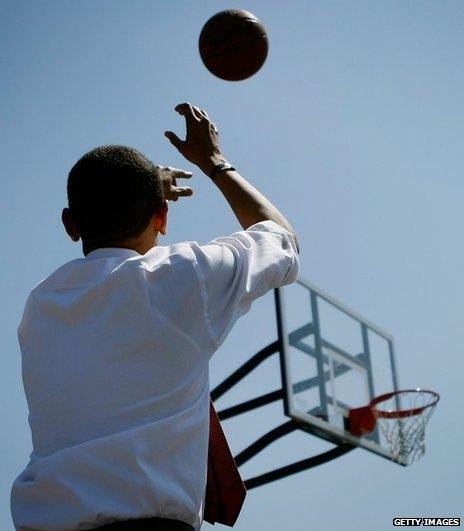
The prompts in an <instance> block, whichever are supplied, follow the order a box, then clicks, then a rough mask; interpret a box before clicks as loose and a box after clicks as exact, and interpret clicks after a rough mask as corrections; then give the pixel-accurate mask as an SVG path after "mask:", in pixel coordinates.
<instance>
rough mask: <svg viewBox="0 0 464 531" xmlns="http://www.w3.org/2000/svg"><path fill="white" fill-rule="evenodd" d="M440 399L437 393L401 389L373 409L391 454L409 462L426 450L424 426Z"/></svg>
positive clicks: (397, 459) (399, 460) (403, 462)
mask: <svg viewBox="0 0 464 531" xmlns="http://www.w3.org/2000/svg"><path fill="white" fill-rule="evenodd" d="M437 402H438V395H436V394H435V393H432V392H430V391H425V390H422V389H417V390H412V391H402V392H400V393H398V394H395V395H394V396H392V397H391V398H389V399H388V400H384V401H382V402H380V403H378V404H377V405H376V407H374V408H373V411H374V414H375V415H376V417H377V423H378V425H379V426H380V429H381V430H382V432H383V434H384V436H385V438H386V440H387V442H388V445H389V448H390V452H391V454H392V459H393V460H395V461H397V462H398V463H401V464H403V465H410V464H411V463H413V462H414V461H417V460H418V459H420V458H421V457H422V456H423V455H424V453H425V427H426V425H427V422H428V421H429V419H430V417H431V416H432V414H433V412H434V411H435V406H436V404H437Z"/></svg>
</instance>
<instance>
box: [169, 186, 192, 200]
mask: <svg viewBox="0 0 464 531" xmlns="http://www.w3.org/2000/svg"><path fill="white" fill-rule="evenodd" d="M191 195H193V190H192V189H191V188H189V187H188V186H183V187H181V186H171V187H170V189H169V192H167V193H165V195H164V197H165V199H167V200H168V201H178V200H179V197H190V196H191Z"/></svg>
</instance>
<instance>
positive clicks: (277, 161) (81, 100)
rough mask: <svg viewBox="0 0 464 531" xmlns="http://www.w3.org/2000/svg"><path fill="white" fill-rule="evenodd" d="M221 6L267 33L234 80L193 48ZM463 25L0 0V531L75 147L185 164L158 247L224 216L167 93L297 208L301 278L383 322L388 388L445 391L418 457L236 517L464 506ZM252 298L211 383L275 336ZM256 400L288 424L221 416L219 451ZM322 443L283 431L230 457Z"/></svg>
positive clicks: (284, 457) (297, 6)
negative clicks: (36, 303) (31, 295)
mask: <svg viewBox="0 0 464 531" xmlns="http://www.w3.org/2000/svg"><path fill="white" fill-rule="evenodd" d="M229 7H236V8H245V9H247V10H249V11H251V12H253V13H255V14H256V15H257V16H258V17H259V18H260V19H261V20H262V21H263V23H264V24H265V26H266V27H267V29H268V33H269V39H270V48H269V56H268V59H267V61H266V63H265V65H264V67H263V68H262V70H261V71H260V72H259V73H258V74H257V75H255V76H254V77H252V78H250V79H248V80H246V81H243V82H240V83H229V82H225V81H221V80H219V79H216V78H214V77H213V76H212V75H211V74H210V73H209V72H208V71H207V70H206V69H205V68H204V67H203V65H202V63H201V61H200V58H199V55H198V52H197V39H198V35H199V32H200V30H201V27H202V25H203V23H204V22H205V21H206V20H207V19H208V18H209V17H210V16H212V15H213V14H215V13H216V12H217V11H219V10H221V9H225V8H229ZM463 27H464V4H463V3H462V2H460V1H450V0H442V1H440V2H436V1H431V0H421V1H418V0H416V1H412V0H408V1H393V0H392V1H385V0H379V1H377V2H371V1H358V0H353V1H350V2H346V1H344V0H339V1H337V0H333V1H331V2H326V1H317V0H315V1H296V0H295V1H292V2H285V3H284V2H277V1H275V0H266V1H265V0H250V1H248V3H247V4H246V5H245V4H242V3H240V4H237V3H236V2H233V1H231V2H230V3H224V2H218V1H213V0H203V1H201V2H187V1H172V2H161V1H158V2H154V1H151V2H149V1H144V0H134V1H131V2H128V1H120V0H112V1H111V2H110V1H101V0H96V1H90V0H80V1H78V2H75V1H69V0H62V1H60V2H51V1H46V0H43V1H41V2H26V1H22V0H15V1H14V2H2V17H1V20H0V61H1V71H2V83H1V88H0V116H1V121H2V128H1V129H0V154H1V156H0V164H1V170H2V179H1V181H0V197H1V202H2V208H1V212H0V216H1V223H0V234H1V236H0V237H1V243H2V248H3V253H2V261H1V274H2V282H1V290H2V292H1V300H2V302H3V312H2V319H1V321H0V322H1V324H0V326H1V332H2V339H3V340H2V355H1V358H0V364H1V370H0V374H1V385H0V404H1V405H0V408H1V410H0V414H1V418H2V423H3V430H2V432H3V436H2V438H1V440H0V455H1V456H2V459H1V460H0V528H1V529H2V530H5V531H6V530H10V529H13V525H12V522H11V518H10V516H9V490H10V486H11V483H12V481H13V479H14V477H16V475H17V474H19V472H20V471H21V470H22V468H23V466H24V465H25V464H26V463H27V460H28V456H29V453H30V451H31V440H30V434H29V429H28V425H27V408H26V402H25V398H24V393H23V389H22V383H21V366H20V356H19V349H18V345H17V340H16V328H17V325H18V323H19V320H20V317H21V312H22V308H23V305H24V301H25V298H26V296H27V294H28V292H29V291H30V289H31V288H32V287H33V286H34V285H35V284H37V283H38V282H39V281H40V280H41V279H43V278H44V277H46V276H47V275H48V274H50V273H51V272H52V271H53V270H54V269H56V268H57V267H58V266H59V265H61V264H62V263H64V262H66V261H68V260H71V259H73V258H76V257H78V256H80V247H79V246H78V245H75V244H73V243H72V242H71V241H70V240H68V239H67V237H66V235H65V233H64V231H63V229H62V227H61V224H60V219H59V218H60V212H61V208H62V207H63V206H64V204H65V199H66V194H65V183H66V176H67V173H68V171H69V169H70V167H71V165H72V164H73V163H74V162H75V161H76V160H77V159H78V158H79V157H80V156H81V155H82V154H83V153H84V152H85V151H87V150H89V149H90V148H92V147H95V146H97V145H102V144H109V143H120V144H127V145H130V146H133V147H136V148H137V149H139V150H141V151H142V152H144V153H146V154H147V155H148V156H150V157H151V158H152V159H153V160H154V161H155V162H156V163H159V164H164V165H172V166H175V167H179V168H184V169H187V170H191V171H194V176H193V179H192V181H191V185H192V187H193V188H194V190H195V195H194V196H193V197H192V198H191V199H188V200H185V201H182V202H180V201H179V202H178V203H177V204H173V205H171V212H170V227H169V234H168V236H167V237H166V238H165V239H164V240H163V241H162V242H161V243H162V244H169V243H173V242H176V241H181V240H197V241H200V242H206V241H208V240H210V239H212V238H214V237H215V236H219V235H223V234H227V233H230V232H232V231H234V230H235V229H237V228H238V224H237V222H236V220H235V219H234V217H233V215H232V214H231V212H230V211H229V208H228V206H227V205H226V204H225V202H224V200H223V199H222V198H221V196H220V194H219V193H218V191H217V190H216V189H215V188H214V186H212V185H211V183H210V182H209V181H208V179H207V178H206V177H205V176H204V175H203V174H201V172H199V171H197V170H196V169H195V168H194V167H193V166H192V165H190V163H188V162H187V161H184V160H183V159H182V157H181V156H180V155H179V154H178V153H177V152H176V151H175V150H174V148H173V147H172V146H171V145H170V144H169V142H168V141H167V140H166V139H165V138H164V137H163V132H164V131H165V130H173V131H176V132H177V133H178V134H179V136H182V135H183V133H184V124H183V121H182V120H183V119H182V118H181V117H180V116H179V115H177V114H176V113H175V112H174V107H175V105H176V104H177V103H180V102H182V101H190V102H192V103H193V104H195V105H198V106H200V107H202V108H204V109H206V110H207V111H208V113H209V114H210V116H211V117H212V118H213V120H214V121H215V123H216V124H217V125H218V127H219V130H220V135H221V142H222V148H223V151H224V154H225V155H226V156H227V157H228V158H229V160H230V161H231V162H232V163H233V164H234V165H235V166H236V167H237V169H238V170H239V171H240V172H241V173H242V174H243V176H244V177H246V178H248V179H249V180H250V181H251V182H252V183H253V184H255V185H256V186H257V187H258V188H259V189H261V190H262V191H263V192H264V193H265V194H267V195H268V196H269V198H270V199H271V200H272V201H274V202H275V203H276V205H277V206H278V207H279V208H280V209H281V210H282V211H283V213H284V214H285V215H286V216H287V217H288V218H289V219H290V220H291V222H292V223H293V224H294V226H295V228H296V230H297V232H298V234H299V239H300V245H301V272H302V275H303V276H304V277H306V278H308V279H309V280H311V281H312V282H314V283H316V284H317V285H319V286H321V287H322V288H323V289H324V290H325V291H327V292H329V293H331V294H332V295H334V296H335V297H337V298H338V299H340V300H342V301H344V302H346V303H347V304H349V305H350V306H352V307H353V308H355V309H356V310H358V311H359V312H360V313H361V314H363V315H365V316H367V317H368V318H369V319H371V320H372V321H373V322H375V323H377V324H379V325H380V326H381V327H383V328H385V329H386V330H388V331H389V332H391V333H392V334H393V336H394V337H395V339H396V346H397V357H398V365H399V372H400V382H401V384H402V386H403V387H411V386H414V387H415V386H417V385H421V386H423V387H431V388H435V389H436V390H437V391H439V392H440V393H441V395H442V400H441V403H440V405H439V408H438V409H437V411H436V413H435V416H434V417H433V418H432V421H431V424H430V429H429V432H428V449H427V451H428V453H427V455H426V456H425V457H424V458H423V460H422V461H421V462H419V463H417V464H416V465H413V466H412V467H410V468H407V469H404V468H402V467H398V466H395V465H393V464H391V463H389V462H388V461H385V460H383V459H379V458H377V457H376V456H374V455H371V454H369V453H367V452H364V451H362V450H356V451H355V452H352V453H350V454H348V455H346V456H344V457H342V458H340V459H338V460H336V461H333V462H332V463H329V464H326V465H324V466H322V467H319V468H316V469H313V470H311V471H308V472H305V473H302V474H299V475H296V476H293V477H291V478H288V479H285V480H283V481H280V482H277V483H273V484H270V485H269V486H266V487H261V488H259V489H255V490H253V491H251V492H250V494H249V496H248V501H247V504H246V507H245V508H244V510H243V514H242V515H241V517H240V520H239V523H238V525H237V526H236V529H238V530H246V529H261V528H262V529H267V530H269V531H280V530H283V529H288V528H289V527H290V523H289V522H291V528H292V529H294V530H295V531H303V530H307V529H310V528H314V529H319V530H320V531H332V530H343V531H351V530H353V531H354V530H356V531H371V530H372V529H378V530H380V531H383V530H387V529H390V528H391V526H392V524H391V522H392V518H393V517H394V516H459V515H460V511H462V495H461V489H462V483H463V480H464V477H463V476H464V475H463V472H462V470H463V467H462V464H463V460H462V456H461V446H462V444H461V441H462V437H463V430H462V426H461V424H460V423H459V421H458V419H459V418H460V416H462V415H460V408H461V407H462V405H463V401H462V391H461V386H460V384H461V380H462V355H463V354H464V348H463V346H462V340H461V336H462V330H463V324H464V322H463V321H464V320H463V317H462V316H463V311H462V301H463V300H464V289H463V283H462V278H461V276H462V271H463V265H464V252H463V246H462V228H463V226H464V214H463V208H462V203H463V193H464V184H463V180H462V168H463V162H464V160H463V159H464V156H463V154H464V110H463V105H462V93H463V86H464V71H463V63H462V57H463V52H464V34H463V32H462V28H463ZM260 311H263V312H265V311H268V308H267V309H264V306H263V305H257V307H256V308H255V309H254V310H252V313H251V314H250V315H249V316H247V317H245V318H243V319H242V322H241V323H240V324H239V328H237V330H236V331H235V332H233V333H232V334H231V336H230V337H229V339H228V341H227V342H226V344H225V345H224V347H223V348H222V350H221V351H220V352H218V353H217V355H216V357H215V359H214V360H213V362H212V366H211V380H212V382H213V383H216V382H218V381H220V380H221V379H222V378H223V377H225V376H226V375H227V374H228V373H229V372H230V371H231V370H233V368H235V367H237V366H238V365H239V364H240V363H241V362H243V361H245V359H246V358H247V357H248V356H249V355H251V354H252V353H254V351H255V350H257V348H259V346H260V345H259V344H258V340H259V339H261V336H263V338H264V336H266V335H269V337H272V335H273V334H275V330H274V327H275V323H274V322H273V321H272V319H270V318H268V319H262V318H261V319H260V313H259V312H260ZM263 315H264V314H263ZM266 315H267V314H266ZM258 322H259V329H260V330H261V332H260V333H259V334H256V333H255V331H256V329H257V323H258ZM262 376H263V377H262V378H261V377H260V376H259V375H257V376H256V379H255V380H254V381H250V382H249V383H248V384H247V383H246V382H244V387H243V393H244V394H247V395H248V394H249V395H250V396H253V393H254V392H255V391H256V390H258V389H259V390H264V389H267V388H269V389H272V388H273V384H275V383H276V382H277V383H278V381H279V376H278V372H277V365H275V366H272V367H271V364H270V365H269V367H266V368H265V370H264V372H263V374H262ZM273 379H274V380H273ZM237 396H238V395H237ZM272 415H274V417H273V418H274V421H275V424H277V423H279V422H282V421H283V420H284V418H283V417H282V411H281V409H280V408H279V407H277V406H276V408H274V409H273V410H272V411H270V412H267V413H266V414H265V415H262V416H260V414H258V413H257V414H252V415H250V417H249V418H245V417H243V418H241V419H236V420H233V421H230V422H229V423H228V424H226V430H227V433H228V435H229V437H230V440H231V444H232V446H233V448H234V450H235V451H239V450H240V449H241V448H242V447H243V446H244V445H245V444H246V442H247V441H249V440H250V438H251V439H253V437H254V436H255V435H259V429H258V431H257V432H256V429H257V428H260V427H261V425H260V423H261V422H263V426H262V427H263V429H264V419H265V418H266V422H267V421H268V420H269V419H271V417H272ZM255 432H256V433H255ZM328 447H329V446H327V445H326V444H325V443H321V442H320V441H318V440H316V439H314V438H313V437H311V436H310V435H305V434H303V433H301V434H296V435H295V436H292V437H290V438H289V439H288V440H287V441H282V442H280V443H278V444H277V445H276V447H275V448H274V449H272V450H270V451H269V452H268V453H263V454H262V455H261V456H259V459H258V460H257V462H256V464H254V465H250V467H249V468H247V469H246V471H247V473H248V472H249V473H250V474H252V475H253V474H254V473H258V472H259V471H264V470H268V469H270V468H272V467H273V466H275V465H280V464H286V463H288V462H290V461H291V460H292V459H293V458H296V459H298V458H303V457H306V456H308V455H312V454H314V453H317V452H318V451H321V450H323V449H327V448H328ZM247 475H248V474H247ZM205 528H208V526H207V525H205Z"/></svg>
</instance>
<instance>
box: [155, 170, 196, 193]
mask: <svg viewBox="0 0 464 531" xmlns="http://www.w3.org/2000/svg"><path fill="white" fill-rule="evenodd" d="M156 170H157V172H158V175H159V176H160V178H161V182H162V184H163V191H164V199H167V200H168V201H177V200H178V199H179V197H189V196H191V195H192V194H193V190H192V189H191V188H189V187H188V186H177V179H190V177H192V175H193V174H192V172H190V171H185V170H179V169H177V168H171V167H170V166H156Z"/></svg>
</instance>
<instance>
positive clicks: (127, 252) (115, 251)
mask: <svg viewBox="0 0 464 531" xmlns="http://www.w3.org/2000/svg"><path fill="white" fill-rule="evenodd" d="M133 256H141V254H140V253H138V252H137V251H135V250H134V249H127V248H126V247H100V248H99V249H94V250H93V251H90V253H88V254H87V256H86V257H85V258H86V259H87V258H110V257H121V258H131V257H133Z"/></svg>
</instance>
